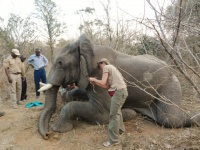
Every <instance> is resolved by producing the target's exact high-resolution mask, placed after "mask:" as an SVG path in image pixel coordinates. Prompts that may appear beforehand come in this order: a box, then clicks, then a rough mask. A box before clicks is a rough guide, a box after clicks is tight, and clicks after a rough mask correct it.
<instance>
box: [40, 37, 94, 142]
mask: <svg viewBox="0 0 200 150" xmlns="http://www.w3.org/2000/svg"><path fill="white" fill-rule="evenodd" d="M93 57H94V53H93V45H92V44H91V42H90V40H88V39H87V37H86V36H85V35H82V36H80V38H79V39H78V40H77V41H76V42H74V43H72V44H68V45H66V46H65V47H64V48H63V49H62V50H61V51H60V52H59V53H58V55H57V56H56V58H55V60H54V62H53V65H52V68H51V70H50V72H49V75H48V79H47V82H48V84H46V85H44V86H43V87H42V88H41V89H40V90H39V91H43V90H46V94H45V95H46V96H45V106H44V109H43V111H42V112H41V114H40V117H39V125H38V126H39V132H40V134H41V135H42V137H43V138H44V139H48V136H49V133H48V130H49V129H48V128H49V120H50V119H51V116H52V114H53V112H54V109H55V106H56V98H57V92H58V89H59V86H63V87H66V86H67V85H69V84H71V83H76V84H77V86H78V87H79V89H85V88H86V87H87V86H88V79H87V77H88V76H89V75H90V73H91V72H92V61H93Z"/></svg>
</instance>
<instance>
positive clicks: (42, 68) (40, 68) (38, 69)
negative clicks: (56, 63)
mask: <svg viewBox="0 0 200 150" xmlns="http://www.w3.org/2000/svg"><path fill="white" fill-rule="evenodd" d="M43 69H44V67H41V68H39V69H37V70H35V71H39V70H43Z"/></svg>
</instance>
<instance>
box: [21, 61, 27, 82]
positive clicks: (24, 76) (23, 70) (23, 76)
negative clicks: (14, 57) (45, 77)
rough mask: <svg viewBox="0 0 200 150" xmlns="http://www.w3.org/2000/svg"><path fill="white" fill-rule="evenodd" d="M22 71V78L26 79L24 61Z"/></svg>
mask: <svg viewBox="0 0 200 150" xmlns="http://www.w3.org/2000/svg"><path fill="white" fill-rule="evenodd" d="M21 72H22V79H23V80H25V79H26V75H25V66H24V63H23V62H22V63H21Z"/></svg>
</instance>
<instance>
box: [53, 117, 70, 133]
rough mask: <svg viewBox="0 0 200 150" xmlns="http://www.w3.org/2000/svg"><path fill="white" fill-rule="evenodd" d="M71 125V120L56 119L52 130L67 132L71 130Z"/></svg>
mask: <svg viewBox="0 0 200 150" xmlns="http://www.w3.org/2000/svg"><path fill="white" fill-rule="evenodd" d="M72 128H73V125H72V123H71V121H70V122H69V121H65V122H64V121H59V120H57V121H56V122H55V123H54V124H53V125H52V130H53V131H55V132H67V131H70V130H72Z"/></svg>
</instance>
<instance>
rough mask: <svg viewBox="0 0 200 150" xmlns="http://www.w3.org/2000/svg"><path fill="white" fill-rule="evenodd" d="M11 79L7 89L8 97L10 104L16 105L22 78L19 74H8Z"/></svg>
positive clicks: (20, 90)
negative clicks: (8, 91)
mask: <svg viewBox="0 0 200 150" xmlns="http://www.w3.org/2000/svg"><path fill="white" fill-rule="evenodd" d="M10 77H11V79H12V80H13V81H12V83H9V90H10V98H11V103H12V105H16V104H17V101H20V99H21V92H22V79H21V74H18V75H16V74H10Z"/></svg>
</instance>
